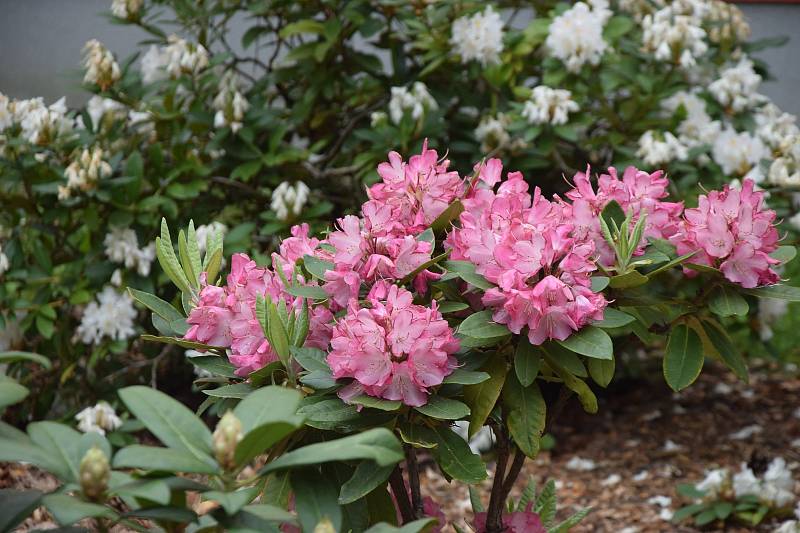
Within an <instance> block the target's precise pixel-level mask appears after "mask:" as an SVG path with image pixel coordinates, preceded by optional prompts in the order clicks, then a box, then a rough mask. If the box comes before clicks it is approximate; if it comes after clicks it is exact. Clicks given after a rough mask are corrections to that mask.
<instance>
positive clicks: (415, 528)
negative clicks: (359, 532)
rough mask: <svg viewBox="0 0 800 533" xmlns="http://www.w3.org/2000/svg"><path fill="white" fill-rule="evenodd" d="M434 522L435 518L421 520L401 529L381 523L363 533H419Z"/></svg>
mask: <svg viewBox="0 0 800 533" xmlns="http://www.w3.org/2000/svg"><path fill="white" fill-rule="evenodd" d="M435 520H436V519H435V518H421V519H419V520H414V521H413V522H409V523H408V524H406V525H404V526H403V527H395V526H393V525H391V524H386V523H383V522H381V523H380V524H375V525H374V526H372V527H371V528H369V529H368V530H367V531H365V532H364V533H421V532H422V531H427V528H428V526H430V524H431V523H433V522H434V521H435Z"/></svg>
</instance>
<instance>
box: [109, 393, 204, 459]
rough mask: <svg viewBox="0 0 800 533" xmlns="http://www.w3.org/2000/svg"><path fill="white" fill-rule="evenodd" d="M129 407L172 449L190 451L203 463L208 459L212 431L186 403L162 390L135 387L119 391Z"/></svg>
mask: <svg viewBox="0 0 800 533" xmlns="http://www.w3.org/2000/svg"><path fill="white" fill-rule="evenodd" d="M119 397H120V398H121V399H122V401H123V402H124V403H125V406H126V407H127V408H128V410H129V411H130V412H131V413H133V415H134V416H136V418H137V419H139V421H141V422H142V424H144V425H145V427H146V428H147V429H148V430H150V432H151V433H152V434H153V435H155V436H156V437H157V438H158V439H159V440H160V441H161V442H163V443H164V444H166V445H167V446H168V447H170V448H174V449H176V450H183V451H187V452H189V453H190V454H192V455H193V456H194V457H195V458H196V459H199V460H200V461H202V462H206V461H208V460H209V458H210V456H209V454H210V452H211V432H210V431H209V430H208V428H207V427H206V425H205V424H204V423H203V422H202V421H201V420H200V419H199V418H197V417H196V416H195V415H194V413H192V412H191V411H190V410H189V409H188V408H187V407H186V406H184V405H183V404H181V403H180V402H178V401H176V400H174V399H172V398H170V397H169V396H167V395H166V394H164V393H163V392H160V391H157V390H154V389H151V388H149V387H142V386H133V387H126V388H124V389H122V390H120V391H119Z"/></svg>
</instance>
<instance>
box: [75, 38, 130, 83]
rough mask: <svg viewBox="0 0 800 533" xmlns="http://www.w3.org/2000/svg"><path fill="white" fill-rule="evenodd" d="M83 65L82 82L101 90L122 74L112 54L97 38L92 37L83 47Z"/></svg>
mask: <svg viewBox="0 0 800 533" xmlns="http://www.w3.org/2000/svg"><path fill="white" fill-rule="evenodd" d="M83 54H84V55H83V67H84V68H85V69H86V74H84V76H83V82H84V83H88V84H91V85H97V86H98V87H100V89H102V90H106V89H108V88H109V87H111V86H112V85H113V84H114V82H116V81H117V80H119V78H120V76H121V75H122V73H121V71H120V69H119V65H118V64H117V61H116V59H114V54H112V53H111V51H110V50H109V49H108V48H106V47H105V45H103V43H101V42H100V41H98V40H97V39H92V40H90V41H89V42H87V43H86V45H85V46H84V47H83Z"/></svg>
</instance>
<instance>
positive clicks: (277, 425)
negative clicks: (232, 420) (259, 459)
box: [235, 422, 298, 466]
mask: <svg viewBox="0 0 800 533" xmlns="http://www.w3.org/2000/svg"><path fill="white" fill-rule="evenodd" d="M297 427H298V426H297V425H295V424H291V423H288V422H268V423H266V424H262V425H260V426H258V427H256V428H254V429H252V430H250V431H248V432H247V434H246V435H245V436H244V438H243V439H242V440H241V441H240V442H239V444H237V445H236V455H235V459H236V464H237V466H242V465H245V464H247V463H248V462H250V460H252V459H253V458H255V457H256V456H257V455H259V454H260V453H263V452H265V451H266V450H268V449H270V448H271V447H272V446H274V445H275V444H276V443H277V442H278V441H280V440H281V439H283V438H284V437H287V436H289V435H291V434H292V433H294V432H295V430H297Z"/></svg>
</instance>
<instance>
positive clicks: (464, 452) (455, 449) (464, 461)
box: [421, 426, 487, 483]
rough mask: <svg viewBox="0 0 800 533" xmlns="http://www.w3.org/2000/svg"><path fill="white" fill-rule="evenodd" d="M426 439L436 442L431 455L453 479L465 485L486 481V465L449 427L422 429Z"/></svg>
mask: <svg viewBox="0 0 800 533" xmlns="http://www.w3.org/2000/svg"><path fill="white" fill-rule="evenodd" d="M422 429H426V430H427V431H422V432H421V433H422V434H424V435H425V436H426V438H428V439H430V440H432V441H434V442H436V446H435V447H434V448H431V453H432V454H433V457H434V458H435V459H436V462H437V463H438V464H439V467H440V468H441V469H442V470H443V471H444V472H445V473H446V474H447V475H448V476H450V477H451V478H453V479H457V480H459V481H463V482H464V483H479V482H481V481H483V480H484V479H486V476H487V474H486V463H484V462H483V461H482V460H481V458H480V456H478V455H476V454H474V453H472V450H470V449H469V445H468V444H467V443H466V441H465V440H464V439H462V438H461V437H459V436H458V435H456V433H455V432H453V431H452V430H451V429H450V428H449V427H447V426H436V427H434V428H422Z"/></svg>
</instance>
